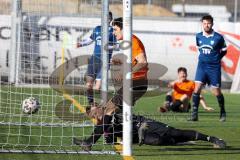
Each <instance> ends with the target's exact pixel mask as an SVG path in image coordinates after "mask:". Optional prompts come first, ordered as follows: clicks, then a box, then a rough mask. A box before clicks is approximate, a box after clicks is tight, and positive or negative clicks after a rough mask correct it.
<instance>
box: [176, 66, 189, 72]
mask: <svg viewBox="0 0 240 160" xmlns="http://www.w3.org/2000/svg"><path fill="white" fill-rule="evenodd" d="M181 71H182V72H184V73H187V69H186V68H185V67H179V68H178V70H177V72H178V73H179V72H181Z"/></svg>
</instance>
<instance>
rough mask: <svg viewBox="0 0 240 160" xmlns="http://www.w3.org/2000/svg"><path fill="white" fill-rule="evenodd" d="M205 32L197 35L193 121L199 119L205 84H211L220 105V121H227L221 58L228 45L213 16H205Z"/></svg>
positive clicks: (203, 23) (203, 18)
mask: <svg viewBox="0 0 240 160" xmlns="http://www.w3.org/2000/svg"><path fill="white" fill-rule="evenodd" d="M201 21H202V27H203V32H200V33H198V34H197V35H196V43H197V47H198V50H199V57H198V66H197V71H196V76H195V82H196V84H195V89H194V93H193V97H192V100H193V112H192V117H191V119H190V120H191V121H198V106H199V100H200V92H201V89H202V87H203V85H205V84H208V85H211V87H212V91H213V94H214V95H215V96H216V98H217V100H218V104H219V107H220V121H222V122H224V121H226V111H225V106H224V97H223V94H222V92H221V59H222V58H223V56H225V54H226V53H227V46H226V43H225V40H224V38H223V36H222V35H221V34H219V33H217V32H215V31H214V30H213V28H212V27H213V17H212V16H211V15H206V16H203V17H202V19H201Z"/></svg>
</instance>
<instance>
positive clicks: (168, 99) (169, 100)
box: [165, 95, 172, 105]
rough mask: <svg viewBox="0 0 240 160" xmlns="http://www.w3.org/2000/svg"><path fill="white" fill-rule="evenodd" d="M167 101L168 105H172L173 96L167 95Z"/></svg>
mask: <svg viewBox="0 0 240 160" xmlns="http://www.w3.org/2000/svg"><path fill="white" fill-rule="evenodd" d="M165 100H166V102H167V104H168V105H170V103H171V102H172V96H171V95H167V96H166V99H165Z"/></svg>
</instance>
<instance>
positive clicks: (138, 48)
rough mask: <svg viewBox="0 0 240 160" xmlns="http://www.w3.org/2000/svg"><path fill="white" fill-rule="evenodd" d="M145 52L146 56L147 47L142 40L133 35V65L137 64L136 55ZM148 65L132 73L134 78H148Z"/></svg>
mask: <svg viewBox="0 0 240 160" xmlns="http://www.w3.org/2000/svg"><path fill="white" fill-rule="evenodd" d="M141 53H143V54H144V56H145V57H146V53H145V48H144V45H143V44H142V42H141V41H140V40H139V39H138V37H136V36H135V35H132V67H134V66H135V65H136V64H137V61H136V56H138V55H139V54H141ZM147 72H148V67H147V66H146V67H144V68H142V69H141V70H140V71H138V72H135V73H133V74H132V79H134V80H136V79H146V78H147Z"/></svg>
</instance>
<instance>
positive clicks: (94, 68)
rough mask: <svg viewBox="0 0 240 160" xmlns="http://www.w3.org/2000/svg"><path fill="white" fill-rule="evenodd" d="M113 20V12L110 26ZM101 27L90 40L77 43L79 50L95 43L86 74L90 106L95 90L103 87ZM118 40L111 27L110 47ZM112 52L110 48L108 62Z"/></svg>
mask: <svg viewBox="0 0 240 160" xmlns="http://www.w3.org/2000/svg"><path fill="white" fill-rule="evenodd" d="M112 19H113V16H112V12H109V24H110V23H111V21H112ZM101 41H102V36H101V26H96V27H95V28H94V29H93V31H92V34H91V36H90V37H89V38H87V39H83V40H81V41H79V42H78V43H77V48H79V47H83V46H87V45H90V44H92V43H93V42H95V47H94V53H93V55H92V56H91V57H90V59H89V62H88V68H87V74H86V86H87V97H88V102H89V104H92V103H93V89H94V90H99V89H100V87H101V67H102V63H101ZM115 43H116V38H115V36H114V34H113V28H112V27H111V26H109V45H110V46H111V45H114V44H115ZM112 51H113V49H111V48H110V47H109V55H108V60H109V62H110V59H111V57H112ZM94 82H95V86H94Z"/></svg>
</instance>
